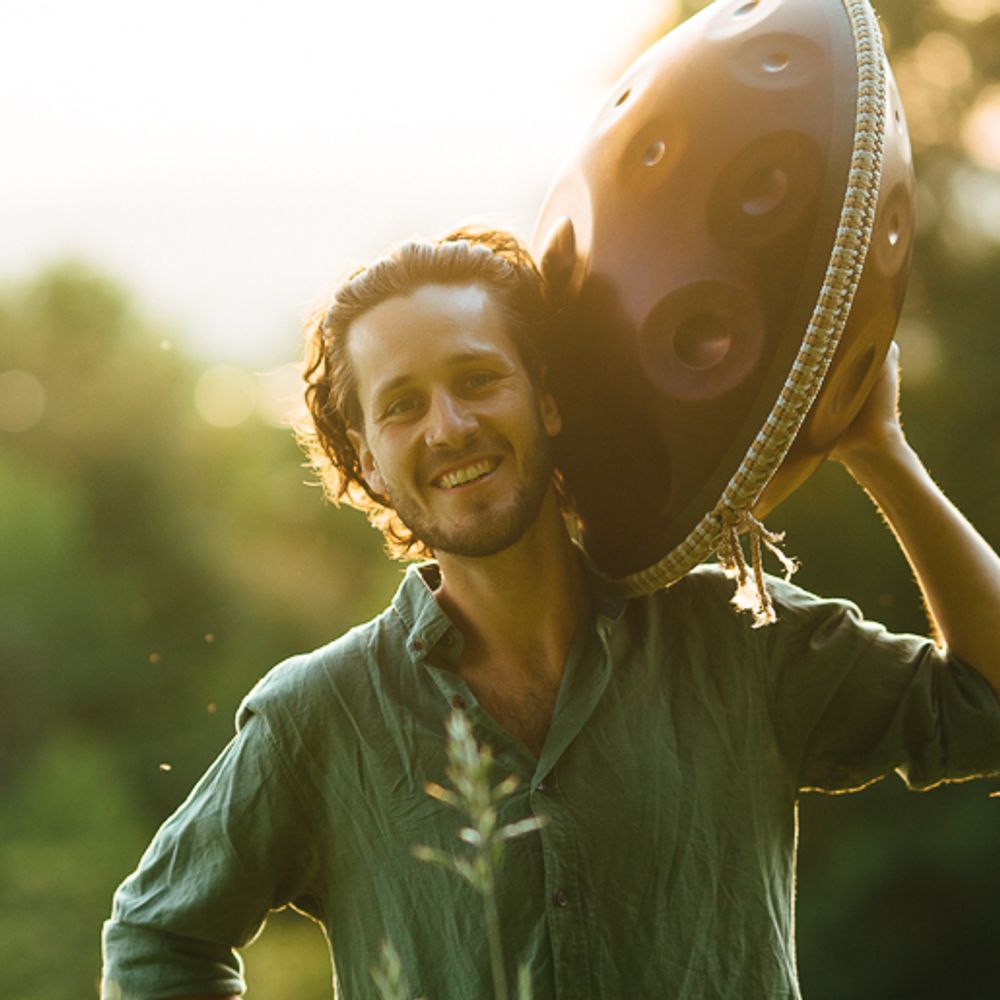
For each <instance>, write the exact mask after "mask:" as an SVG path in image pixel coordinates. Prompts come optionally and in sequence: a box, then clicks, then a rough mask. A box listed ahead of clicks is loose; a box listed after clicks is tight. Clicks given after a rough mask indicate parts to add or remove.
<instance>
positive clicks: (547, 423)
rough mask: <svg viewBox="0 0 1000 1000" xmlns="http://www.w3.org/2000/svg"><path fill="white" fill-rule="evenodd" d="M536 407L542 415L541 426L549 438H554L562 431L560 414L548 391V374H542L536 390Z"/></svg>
mask: <svg viewBox="0 0 1000 1000" xmlns="http://www.w3.org/2000/svg"><path fill="white" fill-rule="evenodd" d="M538 407H539V409H540V410H541V413H542V426H543V427H544V428H545V433H546V434H548V436H549V437H555V436H556V435H557V434H558V433H559V432H560V431H561V430H562V414H561V413H560V412H559V406H558V405H557V403H556V399H555V396H553V395H552V392H551V391H550V390H549V380H548V372H546V371H543V372H542V380H541V385H540V386H539V388H538Z"/></svg>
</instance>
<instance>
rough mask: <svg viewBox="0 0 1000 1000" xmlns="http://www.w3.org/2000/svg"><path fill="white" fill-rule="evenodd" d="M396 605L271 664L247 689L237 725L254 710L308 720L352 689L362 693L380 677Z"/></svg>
mask: <svg viewBox="0 0 1000 1000" xmlns="http://www.w3.org/2000/svg"><path fill="white" fill-rule="evenodd" d="M391 618H392V609H391V607H390V608H387V609H386V610H385V611H383V612H382V613H381V614H379V615H377V616H376V617H375V618H372V619H371V620H370V621H367V622H364V623H363V624H361V625H356V626H355V627H354V628H351V629H349V630H348V631H347V632H344V633H343V634H342V635H340V636H338V637H337V638H336V639H333V640H331V641H330V642H327V643H325V644H324V645H322V646H319V647H317V648H316V649H313V650H312V651H310V652H307V653H298V654H296V655H294V656H290V657H288V658H287V659H285V660H282V661H281V662H280V663H278V664H277V665H276V666H274V667H272V668H271V669H270V670H269V671H268V672H267V673H266V674H265V675H264V676H263V677H262V678H261V679H260V680H259V681H258V682H257V683H256V684H255V685H254V686H253V688H252V689H251V690H250V691H249V693H248V694H247V695H246V697H245V698H244V699H243V702H242V704H241V705H240V708H239V710H238V712H237V716H236V722H237V727H241V726H242V725H244V724H245V723H246V721H247V720H248V719H249V718H250V717H251V716H252V715H255V714H262V713H263V714H266V715H268V717H269V718H274V719H275V720H276V719H278V718H280V717H294V718H295V719H296V720H298V724H299V725H306V724H308V722H309V721H310V720H315V719H317V718H318V717H319V716H328V714H329V711H330V707H331V705H335V704H336V703H337V701H338V700H343V699H344V698H345V697H346V698H347V699H348V700H352V699H351V695H352V692H353V693H354V694H356V695H358V694H361V693H362V692H364V691H365V689H370V688H371V687H372V685H373V684H377V683H378V674H379V669H378V664H379V662H380V660H381V659H382V657H380V656H379V650H384V649H385V648H386V647H387V645H391V643H387V641H386V638H387V637H386V634H385V633H386V632H387V631H391V630H392V621H391Z"/></svg>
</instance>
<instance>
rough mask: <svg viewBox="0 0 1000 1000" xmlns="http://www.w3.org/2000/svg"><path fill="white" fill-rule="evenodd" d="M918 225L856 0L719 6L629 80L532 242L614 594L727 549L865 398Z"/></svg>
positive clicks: (569, 469)
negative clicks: (550, 304) (550, 300)
mask: <svg viewBox="0 0 1000 1000" xmlns="http://www.w3.org/2000/svg"><path fill="white" fill-rule="evenodd" d="M913 233H914V183H913V172H912V163H911V155H910V148H909V141H908V137H907V131H906V125H905V120H904V117H903V109H902V106H901V104H900V100H899V96H898V93H897V91H896V88H895V85H894V83H893V80H892V77H891V73H890V71H889V68H888V65H887V63H886V61H885V56H884V52H883V49H882V42H881V36H880V33H879V28H878V25H877V23H876V20H875V16H874V13H873V11H872V9H871V7H870V6H869V4H868V3H867V0H717V2H715V3H713V4H711V5H710V6H708V7H706V8H705V9H704V10H702V11H701V12H700V13H699V14H697V15H696V16H694V17H692V18H691V19H690V20H688V21H687V22H685V23H684V24H682V25H681V26H680V27H678V28H677V29H675V30H674V31H672V32H670V33H669V34H667V35H666V36H665V37H664V38H662V39H661V40H660V41H659V42H658V43H657V44H656V45H654V46H653V47H652V48H651V49H649V51H647V52H646V53H645V54H644V55H643V56H642V57H641V58H640V59H639V60H638V61H637V62H636V63H634V64H633V66H632V67H631V68H630V69H629V70H628V71H627V72H626V73H625V75H624V76H623V77H622V78H621V79H620V80H619V82H618V83H617V84H616V85H615V87H614V88H613V90H612V92H611V94H610V95H609V97H608V99H607V101H606V103H605V105H604V107H603V109H602V110H601V112H600V113H599V114H598V116H597V119H596V121H595V122H594V124H593V126H592V128H591V130H590V133H589V135H588V136H587V137H586V140H585V142H584V143H583V146H582V148H581V149H580V150H579V151H578V153H577V154H576V155H575V157H573V158H572V160H571V162H570V163H569V165H568V167H567V168H566V169H565V170H564V171H563V173H562V174H561V176H560V177H558V179H557V180H556V181H555V183H554V184H553V186H552V188H551V190H550V192H549V194H548V196H547V198H546V201H545V204H544V206H543V208H542V211H541V213H540V216H539V219H538V223H537V225H536V229H535V236H534V238H533V250H534V252H535V254H536V257H537V259H538V260H539V261H540V265H541V268H542V272H543V274H544V275H545V277H546V279H547V280H548V282H549V284H550V287H551V288H552V290H553V295H554V296H555V299H556V301H557V302H558V304H559V311H558V320H557V323H556V327H555V329H554V331H553V338H552V344H551V355H550V358H549V368H550V374H551V379H552V389H553V392H554V394H555V396H556V399H557V400H558V402H559V404H560V406H561V409H562V415H563V423H564V428H565V429H564V431H563V434H562V436H561V439H560V443H559V448H560V454H559V462H560V467H561V469H562V471H563V475H564V478H565V480H566V484H567V488H568V490H569V492H570V494H571V496H572V499H573V501H574V504H575V506H576V509H577V512H578V514H579V516H580V521H581V526H582V541H583V544H584V546H585V548H586V550H587V551H588V553H589V555H590V556H591V558H592V559H593V561H594V562H595V564H596V565H597V567H598V568H599V569H600V570H602V571H603V572H604V573H606V574H607V575H608V576H610V577H613V578H616V579H620V580H622V581H624V583H625V584H626V586H627V588H628V589H630V590H632V591H633V592H641V591H648V590H652V589H655V588H658V587H661V586H664V585H666V584H669V583H671V582H673V581H674V580H676V579H678V578H679V577H680V576H682V575H683V574H684V573H686V572H687V571H688V570H689V569H691V568H692V567H693V566H694V565H696V564H697V563H699V562H701V561H702V560H703V559H705V558H706V557H707V556H709V555H710V554H711V553H713V552H717V551H721V552H722V553H723V556H724V557H726V556H727V554H728V556H729V557H732V558H731V559H730V561H732V560H733V559H735V561H736V562H739V563H740V564H742V556H741V555H737V554H736V553H735V552H734V550H733V545H734V543H735V542H736V538H737V536H738V534H739V532H741V531H745V530H748V528H752V530H753V531H754V532H755V533H756V535H757V542H758V543H759V539H760V535H761V533H762V528H761V527H760V526H759V524H758V523H757V522H756V519H755V518H754V517H753V514H757V515H759V516H763V514H764V513H766V512H767V511H768V510H770V509H771V508H773V507H774V506H775V505H776V504H777V503H778V502H780V500H782V499H783V498H784V497H786V496H787V495H788V494H789V493H790V492H791V491H792V490H793V489H795V488H796V487H797V486H798V485H799V484H800V483H801V482H802V481H803V480H804V479H805V478H806V477H807V476H808V475H809V474H810V473H811V472H812V471H813V469H815V468H816V466H818V465H819V464H820V462H821V461H822V460H823V458H824V457H825V455H826V454H827V453H828V452H829V450H830V449H831V448H832V446H833V444H834V443H835V442H836V440H837V438H838V436H839V435H840V434H841V433H842V432H843V431H844V430H845V429H846V427H847V426H848V424H849V423H850V422H851V420H852V419H853V417H854V416H855V414H856V413H857V412H858V410H859V409H860V407H861V405H862V403H863V402H864V399H865V398H866V396H867V394H868V392H869V391H870V389H871V386H872V384H873V383H874V380H875V378H876V375H877V373H878V370H879V368H880V365H881V363H882V360H883V359H884V357H885V354H886V352H887V350H888V347H889V344H890V342H891V340H892V335H893V332H894V330H895V326H896V321H897V319H898V316H899V310H900V308H901V305H902V300H903V294H904V290H905V285H906V278H907V274H908V271H909V263H910V256H911V250H912V242H913Z"/></svg>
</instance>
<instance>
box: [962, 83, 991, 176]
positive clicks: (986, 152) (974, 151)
mask: <svg viewBox="0 0 1000 1000" xmlns="http://www.w3.org/2000/svg"><path fill="white" fill-rule="evenodd" d="M962 142H963V143H964V144H965V148H966V150H967V151H968V153H969V156H971V157H972V159H973V160H974V161H975V162H976V163H977V164H979V166H981V167H985V168H986V169H987V170H1000V85H997V84H994V85H993V86H992V87H987V88H986V89H985V90H984V91H983V92H982V93H981V94H980V95H979V99H978V100H977V101H976V103H975V104H974V105H973V106H972V110H971V111H970V112H969V114H968V116H967V117H966V119H965V123H964V124H963V126H962Z"/></svg>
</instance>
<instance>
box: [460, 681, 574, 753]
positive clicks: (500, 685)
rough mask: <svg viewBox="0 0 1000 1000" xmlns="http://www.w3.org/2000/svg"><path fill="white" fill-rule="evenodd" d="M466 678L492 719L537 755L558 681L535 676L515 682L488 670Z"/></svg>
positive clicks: (548, 721) (554, 702) (546, 730)
mask: <svg viewBox="0 0 1000 1000" xmlns="http://www.w3.org/2000/svg"><path fill="white" fill-rule="evenodd" d="M465 680H466V683H467V684H468V685H469V687H470V688H471V689H472V692H473V694H475V696H476V699H477V700H478V701H479V704H480V705H482V707H483V708H484V709H486V711H487V712H489V713H490V715H491V716H492V717H493V719H494V720H495V721H496V722H497V723H499V724H500V725H501V726H502V727H503V728H504V729H505V730H506V731H507V732H508V733H510V735H511V736H513V737H514V738H515V739H517V740H520V742H521V743H523V744H524V745H525V746H526V747H527V748H528V749H529V750H530V751H531V752H532V754H534V756H535V757H536V758H537V757H539V756H540V755H541V752H542V747H543V746H544V744H545V737H546V735H547V734H548V731H549V726H550V725H551V723H552V712H553V709H554V708H555V704H556V696H557V695H558V693H559V685H558V683H553V682H551V681H546V680H539V679H534V680H532V682H531V683H530V684H523V683H522V684H516V685H515V684H510V683H507V682H506V681H505V680H504V678H503V677H502V676H500V677H497V676H490V675H488V674H486V675H480V674H476V675H473V676H466V678H465Z"/></svg>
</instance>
